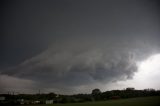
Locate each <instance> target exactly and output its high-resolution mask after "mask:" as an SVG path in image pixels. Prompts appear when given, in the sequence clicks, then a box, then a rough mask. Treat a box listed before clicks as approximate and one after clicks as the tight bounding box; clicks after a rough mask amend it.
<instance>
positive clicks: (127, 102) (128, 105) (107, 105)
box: [27, 96, 160, 106]
mask: <svg viewBox="0 0 160 106" xmlns="http://www.w3.org/2000/svg"><path fill="white" fill-rule="evenodd" d="M27 106H160V96H157V97H156V96H154V97H139V98H130V99H120V100H108V101H103V102H87V103H68V104H52V105H27Z"/></svg>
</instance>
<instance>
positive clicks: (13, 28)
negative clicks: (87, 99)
mask: <svg viewBox="0 0 160 106" xmlns="http://www.w3.org/2000/svg"><path fill="white" fill-rule="evenodd" d="M159 7H160V2H159V1H158V0H2V1H1V2H0V12H1V18H0V20H1V21H0V22H1V30H0V33H1V34H0V93H7V92H17V93H38V92H39V90H40V91H41V92H42V93H47V92H55V93H61V94H75V93H90V92H91V90H92V89H94V88H99V89H101V90H102V91H106V90H112V89H124V88H126V87H135V88H137V89H145V88H154V89H160V82H159V80H160V71H159V70H160V42H159V41H160V8H159Z"/></svg>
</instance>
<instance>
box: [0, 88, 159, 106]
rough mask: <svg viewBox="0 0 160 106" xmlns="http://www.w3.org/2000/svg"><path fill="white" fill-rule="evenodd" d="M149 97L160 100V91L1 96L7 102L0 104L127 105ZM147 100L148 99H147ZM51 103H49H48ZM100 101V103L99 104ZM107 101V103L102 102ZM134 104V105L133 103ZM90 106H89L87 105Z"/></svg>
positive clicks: (96, 91) (94, 91)
mask: <svg viewBox="0 0 160 106" xmlns="http://www.w3.org/2000/svg"><path fill="white" fill-rule="evenodd" d="M147 96H157V97H154V98H152V97H151V98H148V99H149V100H152V99H156V98H159V100H160V91H159V90H157V91H156V90H154V89H145V90H135V89H134V88H126V89H125V90H111V91H106V92H101V91H100V90H99V89H94V90H92V93H91V94H76V95H57V94H55V93H49V94H19V95H10V94H1V95H0V97H5V100H1V101H0V104H9V105H11V104H12V105H13V104H15V105H17V104H46V103H47V104H48V103H49V104H64V103H68V104H69V103H82V102H93V101H96V103H102V104H103V103H105V104H106V103H107V104H108V103H109V104H112V100H117V99H118V100H117V101H115V102H114V103H123V102H124V103H125V101H126V103H127V101H128V100H129V102H133V101H137V102H138V101H143V100H144V99H143V98H142V99H141V98H139V99H131V101H130V99H127V98H136V97H147ZM146 99H147V98H146ZM46 101H49V102H46ZM97 101H99V102H97ZM100 101H107V102H100ZM132 104H133V103H132ZM87 106H88V105H87Z"/></svg>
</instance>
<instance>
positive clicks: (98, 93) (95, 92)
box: [92, 88, 101, 100]
mask: <svg viewBox="0 0 160 106" xmlns="http://www.w3.org/2000/svg"><path fill="white" fill-rule="evenodd" d="M92 96H93V98H94V100H100V99H101V91H100V89H98V88H96V89H93V90H92Z"/></svg>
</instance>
